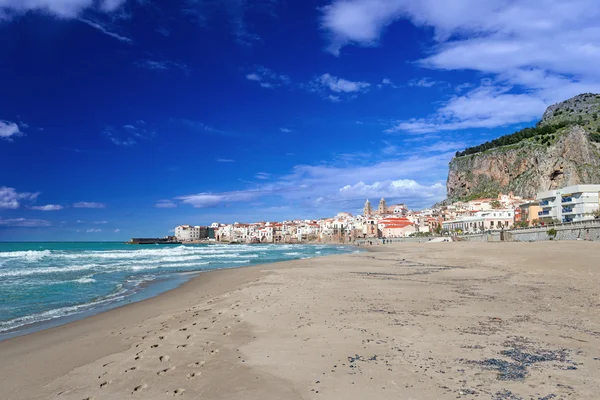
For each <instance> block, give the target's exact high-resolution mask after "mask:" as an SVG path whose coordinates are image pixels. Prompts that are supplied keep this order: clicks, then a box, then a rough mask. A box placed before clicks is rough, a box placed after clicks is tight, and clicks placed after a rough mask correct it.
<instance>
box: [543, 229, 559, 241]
mask: <svg viewBox="0 0 600 400" xmlns="http://www.w3.org/2000/svg"><path fill="white" fill-rule="evenodd" d="M546 233H547V234H548V238H549V239H550V240H554V238H556V234H557V233H558V232H556V229H554V228H551V229H548V232H546Z"/></svg>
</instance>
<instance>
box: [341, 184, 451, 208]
mask: <svg viewBox="0 0 600 400" xmlns="http://www.w3.org/2000/svg"><path fill="white" fill-rule="evenodd" d="M445 194H446V185H444V184H443V183H441V182H438V183H435V184H433V185H429V186H427V185H421V184H419V183H417V182H416V181H414V180H412V179H400V180H387V181H382V182H373V183H371V184H367V183H365V182H362V181H361V182H358V183H356V184H354V185H346V186H344V187H342V188H341V189H340V190H339V196H340V197H341V198H342V199H348V200H360V199H366V198H381V197H385V198H387V199H391V200H394V201H402V202H411V203H414V202H419V203H422V202H429V203H431V204H433V203H435V202H436V201H438V200H439V199H441V198H443V197H444V195H445Z"/></svg>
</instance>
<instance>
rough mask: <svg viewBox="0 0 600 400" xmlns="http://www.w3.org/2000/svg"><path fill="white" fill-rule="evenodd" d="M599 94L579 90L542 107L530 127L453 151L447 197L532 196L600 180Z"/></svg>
mask: <svg viewBox="0 0 600 400" xmlns="http://www.w3.org/2000/svg"><path fill="white" fill-rule="evenodd" d="M599 114H600V95H599V94H592V93H585V94H580V95H578V96H575V97H573V98H571V99H569V100H566V101H563V102H561V103H558V104H555V105H552V106H550V107H548V109H547V110H546V112H545V113H544V115H543V117H542V119H541V121H540V122H538V124H537V125H536V126H535V127H533V128H525V129H522V130H520V131H518V132H515V133H513V134H510V135H506V136H502V137H500V138H498V139H495V140H492V141H491V142H486V143H484V144H482V145H479V146H475V147H470V148H468V149H465V151H463V152H457V153H456V157H454V158H453V159H452V161H451V162H450V166H449V173H448V181H447V193H448V199H449V200H469V199H475V198H479V197H490V196H495V195H497V194H498V192H504V193H507V192H509V191H512V192H514V194H515V195H518V196H524V197H535V195H536V193H538V192H542V191H546V190H551V189H555V188H560V187H564V186H569V185H577V184H591V183H596V184H599V183H600V117H599Z"/></svg>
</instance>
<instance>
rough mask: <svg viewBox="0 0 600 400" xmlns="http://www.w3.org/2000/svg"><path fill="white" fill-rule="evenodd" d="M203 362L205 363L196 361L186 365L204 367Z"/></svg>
mask: <svg viewBox="0 0 600 400" xmlns="http://www.w3.org/2000/svg"><path fill="white" fill-rule="evenodd" d="M204 363H205V361H197V362H195V363H192V364H190V365H188V367H192V368H193V367H204Z"/></svg>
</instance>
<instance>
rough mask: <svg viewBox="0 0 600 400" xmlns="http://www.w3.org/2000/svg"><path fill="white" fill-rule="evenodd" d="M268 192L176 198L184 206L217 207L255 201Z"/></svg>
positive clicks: (236, 192)
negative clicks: (224, 204)
mask: <svg viewBox="0 0 600 400" xmlns="http://www.w3.org/2000/svg"><path fill="white" fill-rule="evenodd" d="M265 193H266V192H265V191H261V190H247V191H243V190H241V191H234V192H222V193H198V194H193V195H187V196H179V197H176V198H175V199H176V200H180V201H181V202H182V203H184V204H189V205H191V206H193V207H196V208H206V207H216V206H218V205H220V204H223V203H235V202H240V201H248V200H253V199H255V198H257V197H260V196H262V195H264V194H265Z"/></svg>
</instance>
